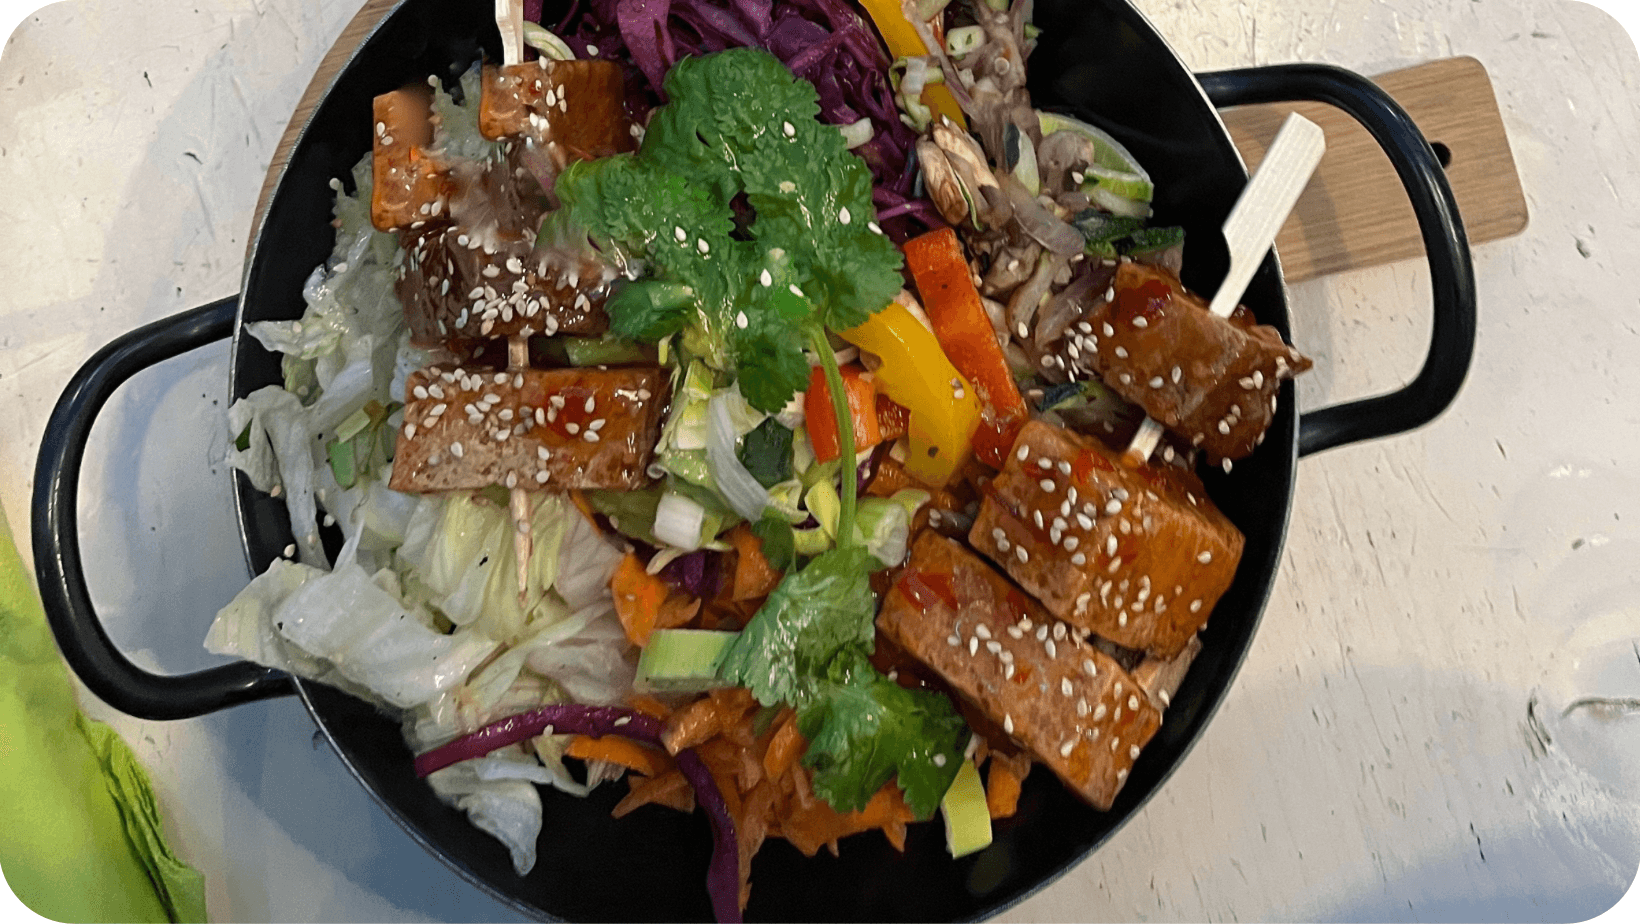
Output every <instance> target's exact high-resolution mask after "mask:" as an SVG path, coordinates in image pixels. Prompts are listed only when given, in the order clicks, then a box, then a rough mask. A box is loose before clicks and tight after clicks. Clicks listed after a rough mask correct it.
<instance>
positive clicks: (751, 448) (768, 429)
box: [736, 417, 792, 488]
mask: <svg viewBox="0 0 1640 924" xmlns="http://www.w3.org/2000/svg"><path fill="white" fill-rule="evenodd" d="M736 455H737V456H739V458H740V464H741V465H744V466H746V470H747V471H748V472H751V473H752V477H753V478H755V479H757V483H758V484H760V485H762V486H763V487H765V488H772V487H774V486H775V485H777V484H779V483H780V482H782V481H785V480H786V479H788V478H790V477H792V431H791V430H790V429H788V428H787V427H785V426H784V425H782V424H781V423H780V421H778V420H776V419H774V418H773V417H770V418H769V419H767V420H765V421H763V422H762V423H760V424H758V425H757V426H756V427H754V428H753V429H752V432H750V433H748V434H746V436H745V438H744V439H743V440H742V442H741V445H740V451H739V452H738V453H736Z"/></svg>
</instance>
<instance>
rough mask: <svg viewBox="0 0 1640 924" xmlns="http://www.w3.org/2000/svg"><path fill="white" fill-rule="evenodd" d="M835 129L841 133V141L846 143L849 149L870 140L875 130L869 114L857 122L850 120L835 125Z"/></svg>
mask: <svg viewBox="0 0 1640 924" xmlns="http://www.w3.org/2000/svg"><path fill="white" fill-rule="evenodd" d="M837 130H838V131H840V132H842V133H843V143H844V144H846V145H848V147H849V150H851V151H852V150H854V149H855V148H857V147H859V146H860V145H862V144H865V143H866V142H867V141H870V140H871V136H872V134H873V132H874V131H875V129H873V128H872V126H871V118H870V117H869V116H867V117H866V118H863V119H861V120H860V121H858V122H851V123H849V124H848V125H839V126H837Z"/></svg>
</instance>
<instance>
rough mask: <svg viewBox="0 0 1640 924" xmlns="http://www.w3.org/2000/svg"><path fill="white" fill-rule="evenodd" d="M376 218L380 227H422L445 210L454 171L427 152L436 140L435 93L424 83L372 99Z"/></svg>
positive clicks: (373, 208) (372, 216) (373, 214)
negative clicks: (450, 175)
mask: <svg viewBox="0 0 1640 924" xmlns="http://www.w3.org/2000/svg"><path fill="white" fill-rule="evenodd" d="M372 110H373V112H372V114H373V116H374V119H375V124H374V126H373V127H372V133H373V138H374V140H373V141H372V151H371V177H372V181H371V196H370V222H371V224H373V225H375V226H376V230H378V231H397V230H399V229H400V228H408V227H411V226H412V225H414V226H417V227H420V226H421V225H422V224H425V223H426V222H428V221H431V220H434V219H435V218H438V217H441V216H442V215H443V214H444V203H445V202H446V201H447V200H448V197H449V193H450V178H449V171H448V170H447V168H446V167H445V165H444V164H443V163H441V162H440V161H438V160H437V159H435V158H432V157H429V156H427V154H426V149H427V146H428V145H430V144H432V143H433V92H432V89H431V88H430V87H428V86H426V85H423V84H418V85H415V86H409V87H405V88H404V89H402V90H395V91H393V92H392V93H383V94H382V95H380V96H378V97H376V98H375V100H374V101H373V102H372Z"/></svg>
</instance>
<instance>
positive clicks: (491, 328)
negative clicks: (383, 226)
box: [397, 225, 617, 352]
mask: <svg viewBox="0 0 1640 924" xmlns="http://www.w3.org/2000/svg"><path fill="white" fill-rule="evenodd" d="M401 239H402V241H403V244H404V249H405V254H406V258H405V265H404V266H403V267H401V272H400V276H399V280H398V283H397V290H398V295H399V301H400V302H401V303H402V304H403V305H404V314H405V321H406V322H407V323H408V324H409V326H410V337H411V342H413V343H415V344H416V345H417V346H421V347H424V348H431V347H433V346H437V345H440V344H449V345H450V346H451V348H452V350H454V351H455V352H463V351H464V349H465V348H467V347H470V346H471V345H472V344H473V343H475V342H476V341H480V340H487V339H499V338H503V337H514V336H522V337H528V336H530V335H532V334H546V335H549V336H550V335H553V334H576V335H579V336H596V335H598V334H601V333H603V332H604V331H606V330H608V329H609V316H608V315H607V314H605V313H604V302H605V300H606V299H607V298H608V297H609V289H610V285H611V284H612V283H613V282H614V280H615V278H616V276H617V274H616V273H615V271H614V270H613V269H611V268H609V267H606V266H601V265H598V264H596V263H593V262H591V261H586V262H585V263H584V264H583V265H581V266H579V267H576V268H574V269H569V270H566V269H564V268H563V267H561V266H558V265H555V264H549V263H548V262H547V261H546V259H545V258H542V257H538V256H536V255H535V254H534V249H535V243H534V238H533V236H532V235H524V234H518V233H512V232H509V231H506V230H501V231H497V232H495V233H494V234H492V235H491V236H490V237H489V238H487V239H481V238H480V237H479V235H478V234H477V232H476V231H473V230H470V229H467V228H464V227H462V226H460V225H445V226H441V227H434V228H425V229H422V230H420V231H415V232H406V233H405V234H403V235H401Z"/></svg>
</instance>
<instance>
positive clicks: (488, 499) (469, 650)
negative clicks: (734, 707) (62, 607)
mask: <svg viewBox="0 0 1640 924" xmlns="http://www.w3.org/2000/svg"><path fill="white" fill-rule="evenodd" d="M459 95H460V97H461V99H462V102H461V103H460V104H458V103H457V102H456V99H455V97H454V96H452V94H450V93H447V92H445V91H444V90H443V89H442V88H439V89H437V90H436V92H435V93H434V100H433V108H434V112H435V118H436V123H437V124H436V136H435V146H436V147H437V148H439V149H441V150H442V151H443V152H444V153H446V154H449V155H453V156H456V157H463V158H471V159H484V158H487V157H490V156H493V155H494V154H495V153H496V152H497V151H498V150H499V145H497V144H495V143H493V142H490V141H488V140H486V139H484V138H483V137H482V136H481V135H480V134H479V131H478V119H477V103H478V99H479V95H480V94H479V79H478V70H477V68H474V69H472V70H471V71H469V72H468V73H467V74H464V75H463V76H462V78H461V85H460V90H459ZM371 177H372V173H371V164H370V158H369V156H368V155H367V156H366V157H365V158H364V159H362V160H361V161H360V162H359V163H358V164H357V165H356V166H355V167H354V169H353V171H352V177H351V179H352V186H353V189H354V190H355V192H354V193H353V194H351V195H350V194H348V193H346V192H345V191H344V187H343V186H342V184H340V183H333V184H332V185H333V187H335V188H336V192H337V195H336V204H335V211H334V214H335V218H336V226H337V233H336V244H335V247H334V248H333V250H332V252H331V255H330V257H329V258H328V259H327V260H326V261H325V263H324V264H323V265H321V266H319V267H317V268H315V269H314V271H313V273H312V274H311V275H310V276H309V277H308V279H307V281H306V283H305V285H304V287H303V293H302V294H303V299H304V301H305V303H306V307H305V310H304V313H303V315H302V317H301V319H300V320H297V321H263V322H255V323H251V324H248V325H246V329H247V331H248V332H249V333H250V334H251V335H252V336H254V337H256V338H257V340H258V341H260V342H261V343H262V344H263V345H264V346H265V347H267V348H268V349H269V350H272V351H275V352H278V353H281V354H283V361H282V363H283V372H284V379H285V382H284V387H279V386H269V387H266V388H263V389H260V390H258V391H256V392H254V393H252V394H251V395H249V396H247V397H246V398H244V399H242V400H240V401H236V402H235V403H234V404H233V406H232V407H230V408H229V411H228V417H229V423H230V425H231V426H232V428H233V431H232V432H233V433H234V434H235V435H236V436H238V435H241V434H243V436H244V438H245V448H244V449H243V450H241V449H238V448H236V447H230V450H229V454H228V462H229V463H230V464H231V465H233V466H234V467H235V468H238V469H240V470H242V471H244V472H245V473H246V475H247V476H248V478H249V480H250V482H251V484H252V485H253V486H255V487H256V488H257V489H258V490H261V491H264V492H269V493H275V494H276V495H277V496H280V497H282V499H283V500H284V501H285V504H286V507H287V510H288V513H289V516H290V522H291V527H292V533H293V535H295V536H296V537H297V543H296V545H297V549H298V550H299V554H298V556H297V558H298V559H299V560H297V561H292V560H287V559H284V558H282V559H279V560H276V561H275V562H274V563H273V565H272V566H271V567H270V568H269V569H268V570H267V571H266V572H265V573H263V574H261V575H259V576H257V577H256V578H255V579H254V580H252V581H251V583H250V585H249V586H247V587H246V588H245V590H244V591H242V592H241V593H240V594H239V595H238V596H237V597H236V598H235V599H234V600H233V601H232V602H231V603H229V604H228V605H227V606H225V607H223V608H222V610H221V611H220V612H219V613H218V614H217V617H216V619H215V621H214V622H213V623H212V625H211V628H210V630H209V632H208V633H207V635H206V639H205V647H206V648H207V650H209V651H211V652H213V653H216V654H221V655H228V656H232V657H238V658H243V659H246V660H249V661H253V662H255V663H257V664H263V665H266V666H269V667H274V668H278V669H281V670H285V671H289V672H291V673H293V674H296V675H298V676H301V677H304V678H308V679H311V680H315V681H318V682H321V683H327V684H330V685H333V686H336V687H338V688H340V689H343V690H346V691H347V692H349V693H352V694H353V695H356V696H359V697H360V698H362V699H365V700H367V701H369V702H371V703H374V704H376V705H377V706H380V707H383V708H386V709H391V710H397V711H398V712H399V714H400V716H401V718H402V725H403V730H404V736H405V740H406V742H407V743H408V744H409V745H410V747H411V748H412V749H413V750H415V751H417V752H420V751H424V750H427V749H429V748H432V747H436V746H438V745H440V744H444V743H446V742H448V741H450V740H453V739H454V738H457V737H459V736H461V735H464V734H468V733H471V732H473V731H476V730H478V729H479V728H481V727H483V726H484V725H486V724H488V723H490V722H493V721H495V720H497V719H500V718H504V717H505V716H508V715H512V714H516V713H519V712H523V711H526V710H529V709H532V708H537V707H539V706H542V705H545V704H549V703H555V702H562V701H565V700H566V699H569V700H574V701H577V702H586V703H596V704H605V703H616V702H620V701H622V700H624V698H625V697H626V695H627V694H628V693H629V692H630V690H631V684H632V677H633V674H634V672H635V663H636V652H635V649H634V648H633V646H632V645H631V644H630V642H628V640H627V639H626V636H625V633H624V631H623V630H622V628H621V625H620V622H619V621H618V620H617V619H616V617H615V612H614V606H613V601H612V599H611V597H610V591H609V581H610V578H611V577H612V576H613V574H614V571H615V567H616V565H617V564H619V562H620V558H621V553H620V552H619V551H617V550H616V549H615V548H614V547H613V546H611V545H610V544H609V543H608V542H607V541H606V540H605V539H604V538H603V537H602V536H601V535H599V533H598V531H597V530H596V529H595V528H594V527H593V526H592V525H591V524H590V523H589V522H588V521H587V520H586V518H585V517H583V516H581V515H580V513H579V512H578V511H577V510H576V509H575V508H574V507H573V506H572V505H570V504H569V503H567V502H566V501H565V500H564V499H563V498H562V497H561V496H558V495H549V494H538V495H534V496H532V499H531V502H532V509H531V515H530V539H531V544H532V548H533V551H532V554H531V556H530V564H529V569H528V572H527V586H526V587H525V588H524V590H525V593H524V594H523V597H522V600H521V599H520V595H519V588H518V577H517V572H516V569H515V568H514V566H513V563H514V561H515V549H514V543H515V541H517V534H516V532H515V529H514V527H513V524H512V521H511V518H510V514H509V510H508V508H507V504H506V501H505V497H504V495H497V494H495V492H476V493H463V492H454V493H450V494H437V495H408V494H401V493H399V492H396V491H393V490H392V489H391V488H389V487H388V484H389V481H390V478H391V473H392V469H391V463H389V464H388V465H387V466H385V467H382V468H380V469H379V470H376V471H373V472H369V473H366V474H363V475H361V476H359V477H358V480H357V481H356V482H355V483H354V484H353V485H352V486H351V487H349V488H345V489H344V488H343V487H342V486H341V485H340V484H339V483H338V482H337V478H336V475H335V473H334V472H333V471H332V469H331V465H330V460H329V457H328V453H327V449H326V446H327V444H328V443H329V442H330V441H331V440H332V439H334V438H335V436H336V434H335V430H336V428H337V427H338V426H339V425H341V424H342V423H343V422H344V421H347V420H348V419H349V418H351V417H353V416H354V415H356V414H357V413H358V412H360V411H361V410H362V409H365V408H366V406H367V405H369V404H370V402H379V404H380V405H381V407H382V408H388V409H390V410H391V408H392V407H393V405H394V404H395V402H396V401H397V399H398V398H400V397H401V396H402V395H403V394H404V391H405V382H406V380H407V378H408V377H409V375H410V374H411V373H412V372H414V371H415V370H417V369H421V368H424V367H425V366H427V365H428V364H429V363H430V362H432V360H433V357H432V355H431V354H430V353H428V352H427V351H424V350H420V349H417V348H415V347H412V346H411V345H410V336H409V331H408V329H407V327H406V324H405V321H404V312H403V308H402V306H401V304H400V302H399V299H398V296H397V294H396V292H395V290H394V282H395V279H396V273H397V270H398V268H399V266H400V265H401V263H402V261H403V259H404V254H403V251H402V250H401V249H400V247H399V245H398V240H397V237H396V236H395V235H393V234H387V233H383V232H379V231H377V230H376V229H375V228H374V226H373V225H372V224H371V221H370V195H371ZM373 413H376V414H378V415H379V414H380V413H381V410H380V409H377V410H376V411H374V412H373ZM377 419H378V420H379V419H380V418H379V417H378V418H377ZM400 422H401V420H400V414H399V413H398V412H397V411H393V412H392V413H390V414H389V415H388V416H387V419H386V423H385V424H384V425H385V426H387V427H389V428H391V429H390V430H388V431H387V432H388V433H389V434H391V433H392V432H395V431H396V430H397V428H398V426H399V424H400ZM321 513H324V514H327V515H329V516H331V517H334V518H335V522H336V525H337V526H338V527H339V528H340V530H341V532H342V534H343V536H344V537H345V539H346V543H345V545H344V546H343V549H342V551H341V553H340V554H339V555H338V556H337V560H336V562H335V565H334V567H332V566H331V565H330V563H329V562H328V560H327V558H326V555H325V551H324V548H323V547H322V545H321V543H320V539H319V529H318V523H319V516H320V514H321ZM566 743H567V736H542V737H539V738H537V739H535V740H534V741H533V742H530V743H529V744H528V746H519V747H512V748H507V749H504V750H503V751H499V752H496V753H494V754H491V755H490V756H488V757H484V758H479V759H476V760H470V761H466V762H463V763H460V764H456V765H454V766H451V767H448V768H445V769H443V770H440V771H438V772H437V773H434V774H432V775H431V776H429V778H428V780H429V783H430V784H431V786H432V789H433V791H434V792H435V793H436V794H437V795H438V797H439V798H440V799H442V800H444V801H445V802H447V803H449V804H451V805H453V806H455V807H457V808H459V809H461V810H462V811H464V812H466V813H467V814H468V816H469V817H470V818H471V820H472V822H473V824H475V825H476V826H478V827H479V828H481V829H482V830H484V831H486V832H489V833H490V834H492V835H494V836H495V837H496V838H498V839H499V840H501V841H502V843H504V844H506V846H507V848H508V850H509V851H510V852H511V854H512V860H513V865H514V867H515V868H516V869H517V870H518V872H519V873H520V874H521V875H522V874H524V873H527V872H528V871H529V870H530V868H531V867H532V866H533V865H534V863H535V842H536V838H537V837H538V836H539V833H540V829H541V800H540V796H539V794H538V792H537V791H536V788H535V787H536V786H537V785H550V786H554V787H556V788H558V789H561V790H564V791H565V792H569V793H573V794H576V795H585V794H586V793H587V792H588V791H589V789H590V787H591V786H592V785H596V784H597V783H598V782H599V781H600V780H602V779H607V778H610V768H608V767H602V766H595V767H592V768H589V779H588V782H587V783H580V782H577V781H576V780H575V778H574V777H573V776H571V774H570V772H569V770H568V769H567V768H566V767H565V766H564V764H563V754H564V747H565V746H566Z"/></svg>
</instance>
